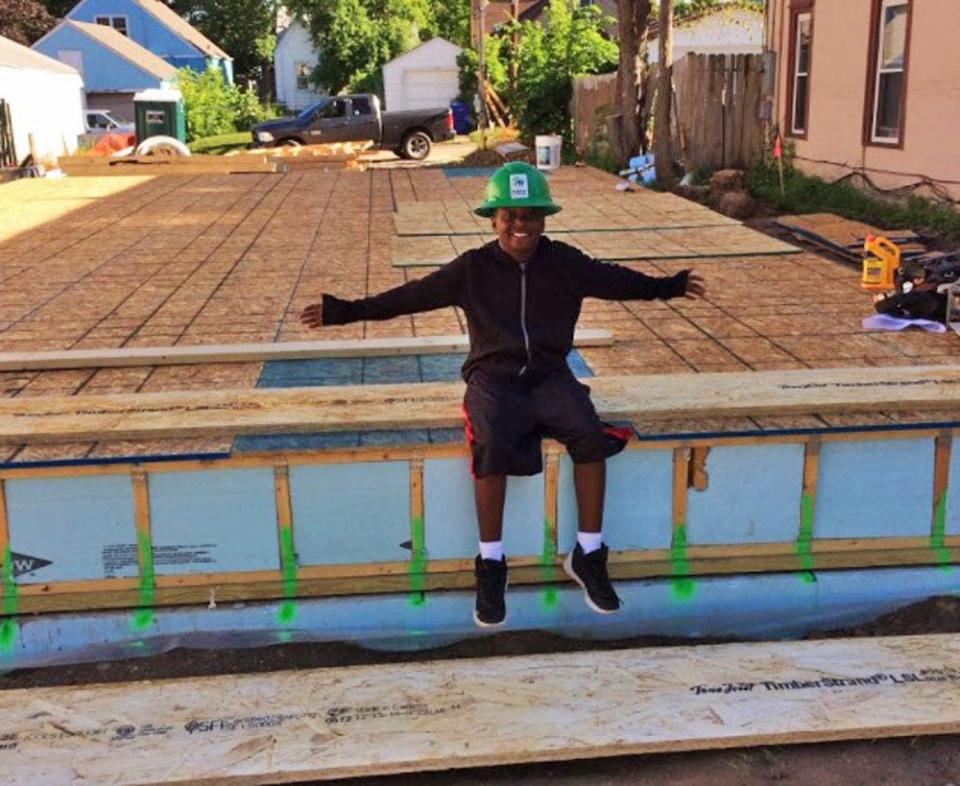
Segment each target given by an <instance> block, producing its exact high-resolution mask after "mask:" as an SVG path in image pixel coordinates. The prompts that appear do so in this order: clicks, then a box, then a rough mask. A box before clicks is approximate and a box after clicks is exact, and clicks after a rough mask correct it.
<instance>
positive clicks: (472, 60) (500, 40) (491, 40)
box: [457, 36, 510, 105]
mask: <svg viewBox="0 0 960 786" xmlns="http://www.w3.org/2000/svg"><path fill="white" fill-rule="evenodd" d="M483 58H484V60H483V67H484V70H485V71H486V74H487V83H488V84H490V85H492V86H493V89H494V90H496V91H497V92H498V93H501V94H503V93H506V92H507V87H508V84H507V68H508V64H509V62H510V40H509V39H508V38H506V37H501V36H487V37H486V38H485V39H484V41H483ZM457 65H458V66H459V67H460V100H461V101H466V102H467V103H468V104H471V105H472V104H473V97H474V95H476V93H477V65H478V57H477V50H476V49H469V48H468V49H464V50H463V51H462V52H461V53H460V54H459V55H458V56H457Z"/></svg>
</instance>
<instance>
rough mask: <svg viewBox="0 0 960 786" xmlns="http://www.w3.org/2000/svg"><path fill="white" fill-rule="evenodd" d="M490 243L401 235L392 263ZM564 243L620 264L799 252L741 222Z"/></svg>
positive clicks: (479, 238)
mask: <svg viewBox="0 0 960 786" xmlns="http://www.w3.org/2000/svg"><path fill="white" fill-rule="evenodd" d="M548 232H549V227H548ZM491 239H492V236H491V235H480V234H474V235H468V234H460V235H429V236H399V235H397V236H395V237H393V238H392V242H391V262H392V264H393V265H394V266H395V267H435V266H437V265H444V264H446V263H447V262H449V261H450V260H452V259H454V258H455V257H456V256H458V255H459V254H462V253H463V252H464V251H468V250H469V249H471V248H476V247H477V246H480V245H482V244H484V243H488V242H489V241H490V240H491ZM560 239H562V240H563V242H565V243H568V244H570V245H572V246H574V247H575V248H579V249H580V250H581V251H583V252H584V253H586V254H589V255H590V256H593V257H597V258H599V259H607V260H616V261H621V260H641V259H644V260H650V261H656V260H660V259H703V258H706V259H717V258H724V257H737V258H742V257H751V256H773V255H779V254H797V253H799V252H800V249H799V248H797V247H796V246H794V245H791V244H789V243H784V242H782V241H780V240H777V239H776V238H773V237H770V236H769V235H765V234H763V233H762V232H757V231H755V230H753V229H749V228H748V227H745V226H741V225H737V224H733V225H724V226H696V227H685V228H682V227H681V228H667V229H649V230H632V229H628V230H623V231H622V232H609V231H584V232H579V231H578V232H569V233H567V234H562V235H560Z"/></svg>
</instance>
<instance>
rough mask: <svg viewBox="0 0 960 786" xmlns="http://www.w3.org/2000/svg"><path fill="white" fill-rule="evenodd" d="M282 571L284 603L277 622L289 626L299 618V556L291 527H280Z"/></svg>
mask: <svg viewBox="0 0 960 786" xmlns="http://www.w3.org/2000/svg"><path fill="white" fill-rule="evenodd" d="M280 569H281V571H282V572H283V597H284V601H283V603H281V604H280V609H279V610H278V611H277V621H278V622H279V623H280V624H281V625H289V624H290V623H291V622H293V620H294V619H295V618H296V616H297V601H296V597H297V555H296V552H295V551H294V548H293V530H292V529H291V528H290V527H280Z"/></svg>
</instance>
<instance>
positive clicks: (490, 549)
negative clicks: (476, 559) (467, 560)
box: [480, 540, 503, 562]
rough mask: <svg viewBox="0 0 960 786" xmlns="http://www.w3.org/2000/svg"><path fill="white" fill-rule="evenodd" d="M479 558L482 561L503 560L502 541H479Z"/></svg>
mask: <svg viewBox="0 0 960 786" xmlns="http://www.w3.org/2000/svg"><path fill="white" fill-rule="evenodd" d="M480 557H481V558H482V559H492V560H493V561H494V562H499V561H500V560H502V559H503V541H502V540H481V541H480Z"/></svg>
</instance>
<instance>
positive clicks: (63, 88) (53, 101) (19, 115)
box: [0, 36, 84, 162]
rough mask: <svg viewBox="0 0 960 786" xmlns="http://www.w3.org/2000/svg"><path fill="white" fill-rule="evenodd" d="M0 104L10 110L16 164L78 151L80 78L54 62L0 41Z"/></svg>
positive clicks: (8, 42)
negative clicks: (34, 156)
mask: <svg viewBox="0 0 960 786" xmlns="http://www.w3.org/2000/svg"><path fill="white" fill-rule="evenodd" d="M0 99H2V100H3V101H4V102H6V104H7V106H8V107H9V109H10V120H11V124H12V126H13V143H14V148H15V157H16V160H17V161H23V159H25V158H26V157H27V156H28V155H29V154H30V141H31V138H32V140H33V147H34V150H35V151H36V153H37V156H38V157H39V158H40V159H41V161H47V162H49V161H50V160H52V159H56V158H57V157H58V156H61V155H63V154H64V153H73V152H75V151H76V149H77V138H78V137H79V136H80V134H82V133H83V131H84V128H83V79H82V78H81V76H80V74H79V73H78V72H77V71H76V70H75V69H73V68H71V67H70V66H68V65H65V64H63V63H61V62H60V61H59V60H54V59H53V58H50V57H47V56H46V55H42V54H40V53H39V52H35V51H33V50H32V49H29V48H27V47H25V46H22V45H21V44H18V43H17V42H15V41H11V40H10V39H9V38H3V37H2V36H0Z"/></svg>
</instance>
